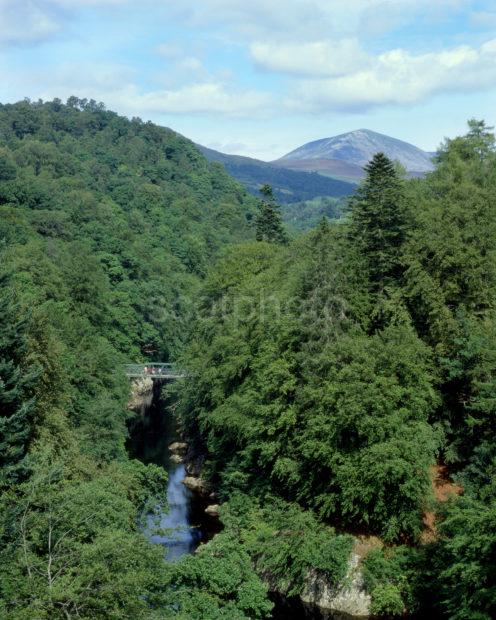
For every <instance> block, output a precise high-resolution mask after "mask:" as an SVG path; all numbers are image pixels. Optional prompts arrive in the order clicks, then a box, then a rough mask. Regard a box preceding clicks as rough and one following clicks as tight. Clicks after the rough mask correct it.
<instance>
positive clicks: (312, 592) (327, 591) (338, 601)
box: [301, 552, 371, 618]
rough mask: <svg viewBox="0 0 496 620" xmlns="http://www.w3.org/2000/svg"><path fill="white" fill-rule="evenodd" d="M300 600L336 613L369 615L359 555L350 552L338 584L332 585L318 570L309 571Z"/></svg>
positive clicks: (367, 596) (359, 615)
mask: <svg viewBox="0 0 496 620" xmlns="http://www.w3.org/2000/svg"><path fill="white" fill-rule="evenodd" d="M301 600H302V601H303V602H304V603H310V604H313V605H316V606H318V607H320V608H321V609H325V610H329V611H332V612H333V613H336V614H337V615H339V614H343V615H345V616H351V617H353V618H368V617H370V613H371V612H370V602H371V601H370V595H369V594H368V593H367V591H366V589H365V584H364V580H363V575H362V571H361V569H360V556H359V555H358V554H357V553H355V552H354V553H352V554H351V556H350V559H349V562H348V571H347V574H346V578H345V579H344V581H343V583H342V584H339V585H338V586H332V585H331V584H330V583H329V582H328V581H326V579H325V577H324V576H323V575H321V574H319V572H318V571H315V570H312V571H310V573H309V575H308V579H307V583H306V585H305V590H304V591H303V593H302V594H301Z"/></svg>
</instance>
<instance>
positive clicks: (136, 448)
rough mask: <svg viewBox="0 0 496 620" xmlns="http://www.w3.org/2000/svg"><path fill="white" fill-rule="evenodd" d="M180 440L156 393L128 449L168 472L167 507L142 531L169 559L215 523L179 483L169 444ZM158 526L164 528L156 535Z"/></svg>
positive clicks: (180, 475)
mask: <svg viewBox="0 0 496 620" xmlns="http://www.w3.org/2000/svg"><path fill="white" fill-rule="evenodd" d="M157 387H158V386H157ZM179 440H180V438H179V435H178V432H177V421H176V420H175V419H174V417H173V415H172V414H171V412H170V410H169V409H168V408H167V407H166V403H164V401H163V400H162V399H161V398H160V397H159V395H158V392H157V393H156V394H155V396H154V399H153V402H152V404H151V406H150V407H149V408H148V409H147V411H146V414H145V416H144V418H143V420H142V421H140V422H137V423H136V424H135V425H134V427H133V428H132V430H131V439H130V442H129V451H130V453H131V455H132V456H133V457H134V458H137V459H139V460H141V461H143V462H144V463H154V464H155V465H160V466H161V467H163V468H164V469H165V470H166V471H167V474H168V483H167V503H168V507H167V509H166V510H165V511H164V512H163V513H161V514H160V515H159V517H158V519H157V518H156V517H155V516H153V515H149V516H148V517H147V527H146V529H145V533H146V534H147V536H148V537H149V538H150V540H151V541H152V542H153V543H156V544H160V545H162V546H163V547H164V551H165V555H166V559H167V560H168V561H171V560H174V559H177V558H180V557H181V556H182V555H184V554H186V553H192V552H193V551H194V550H195V549H196V548H197V547H198V545H199V544H200V543H201V542H203V541H205V540H207V539H208V538H210V536H211V535H212V531H213V530H214V529H215V525H216V524H215V523H214V522H212V518H211V517H208V515H206V514H205V512H204V511H205V507H206V505H207V504H206V503H205V501H204V500H202V499H201V498H200V497H198V496H197V495H196V494H194V493H193V492H192V491H190V490H189V489H188V488H186V487H185V486H184V484H182V480H184V477H185V476H186V471H185V467H184V465H183V464H182V463H180V464H177V463H174V462H173V460H172V459H171V453H170V451H169V445H170V444H171V443H173V442H174V441H179ZM157 529H160V530H163V531H161V532H160V534H157V533H156V530H157Z"/></svg>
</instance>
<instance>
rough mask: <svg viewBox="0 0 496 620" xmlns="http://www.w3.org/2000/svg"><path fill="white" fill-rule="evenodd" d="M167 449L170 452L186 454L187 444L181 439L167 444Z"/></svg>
mask: <svg viewBox="0 0 496 620" xmlns="http://www.w3.org/2000/svg"><path fill="white" fill-rule="evenodd" d="M169 450H170V451H171V452H172V454H186V452H187V450H188V444H187V443H185V442H183V441H175V442H174V443H171V444H170V446H169Z"/></svg>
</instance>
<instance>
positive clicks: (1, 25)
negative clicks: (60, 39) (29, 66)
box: [0, 0, 147, 46]
mask: <svg viewBox="0 0 496 620" xmlns="http://www.w3.org/2000/svg"><path fill="white" fill-rule="evenodd" d="M145 1H147V0H145ZM129 2H130V0H77V1H76V0H0V45H4V46H8V45H33V44H36V43H41V42H43V41H46V40H49V39H52V38H53V37H54V36H56V35H57V34H58V33H59V32H60V31H61V30H62V29H63V27H64V25H65V24H66V22H67V20H68V19H69V18H70V16H71V15H72V16H73V15H74V14H75V13H76V12H77V11H78V10H80V9H82V8H85V7H95V8H98V7H105V6H118V5H124V4H128V3H129Z"/></svg>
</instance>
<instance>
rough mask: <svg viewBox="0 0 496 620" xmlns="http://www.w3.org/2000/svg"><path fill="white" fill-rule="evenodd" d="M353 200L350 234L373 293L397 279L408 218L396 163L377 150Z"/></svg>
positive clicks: (400, 270) (400, 269)
mask: <svg viewBox="0 0 496 620" xmlns="http://www.w3.org/2000/svg"><path fill="white" fill-rule="evenodd" d="M365 171H366V173H367V175H366V177H365V180H364V182H363V183H362V185H361V186H360V188H359V189H358V190H357V192H356V195H355V196H354V198H353V199H352V201H351V226H350V237H351V239H352V242H353V243H354V244H355V246H356V248H357V250H358V251H359V253H360V254H361V256H362V258H363V259H364V261H365V264H366V269H367V271H368V277H369V279H370V282H371V289H372V291H373V292H381V291H382V290H383V289H384V288H385V287H386V286H388V285H390V284H393V283H394V282H395V281H397V280H398V279H399V278H400V276H401V272H402V267H401V252H402V246H403V243H404V241H405V236H406V228H407V217H406V208H405V198H404V193H403V185H402V181H401V179H400V178H399V176H398V173H397V171H396V168H395V166H394V164H393V162H392V161H391V160H390V159H388V157H386V155H384V153H376V155H374V157H373V158H372V160H371V161H370V162H369V163H368V164H367V166H365Z"/></svg>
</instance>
